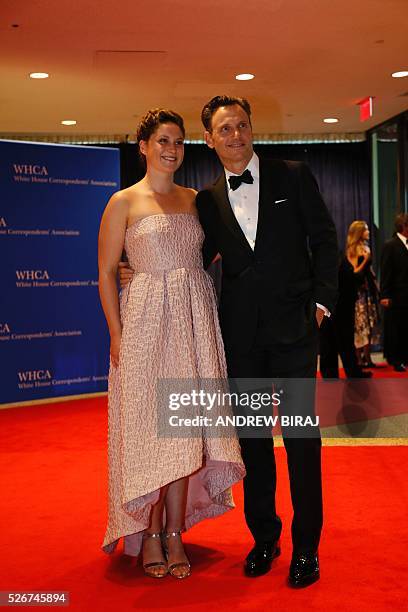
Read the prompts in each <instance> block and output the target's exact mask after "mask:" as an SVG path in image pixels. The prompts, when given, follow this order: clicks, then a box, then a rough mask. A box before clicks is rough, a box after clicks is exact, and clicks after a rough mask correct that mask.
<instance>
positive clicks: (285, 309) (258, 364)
mask: <svg viewBox="0 0 408 612" xmlns="http://www.w3.org/2000/svg"><path fill="white" fill-rule="evenodd" d="M202 121H203V124H204V127H205V130H206V131H205V139H206V142H207V145H208V146H209V147H210V148H213V149H215V151H216V153H217V155H218V157H219V159H220V161H221V163H222V164H223V166H224V172H223V173H222V175H221V176H220V177H219V178H218V180H217V181H216V183H215V184H214V185H213V187H211V188H209V189H204V190H203V191H201V192H199V194H198V196H197V208H198V212H199V218H200V222H201V224H202V226H203V229H204V232H205V242H204V247H203V255H204V265H205V266H207V265H209V263H210V262H211V261H212V260H213V258H214V256H215V255H216V254H217V253H220V254H221V257H222V288H221V297H220V322H221V329H222V333H223V339H224V344H225V351H226V357H227V365H228V374H229V376H230V377H233V378H263V377H284V378H314V377H315V373H316V361H317V350H318V349H317V347H318V328H319V325H320V323H321V321H322V319H323V316H324V315H325V314H326V315H330V311H332V310H333V308H334V303H335V296H336V285H337V257H338V256H337V253H338V249H337V240H336V231H335V227H334V224H333V221H332V219H331V217H330V215H329V212H328V210H327V208H326V206H325V204H324V202H323V199H322V197H321V195H320V192H319V189H318V186H317V183H316V181H315V179H314V177H313V176H312V174H311V172H310V171H309V169H308V167H307V166H306V165H305V164H303V163H301V162H288V161H278V160H276V161H267V160H259V159H258V157H257V156H256V154H255V153H254V151H253V147H252V127H251V109H250V106H249V103H248V102H247V101H246V100H244V99H242V98H231V97H228V96H217V97H215V98H213V99H212V100H211V101H210V102H209V103H208V104H206V105H205V107H204V109H203V111H202ZM299 404H301V401H299ZM240 443H241V450H242V456H243V459H244V462H245V466H246V470H247V476H246V478H245V480H244V500H245V502H244V503H245V517H246V521H247V524H248V527H249V529H250V531H251V533H252V535H253V537H254V540H255V546H254V548H253V549H252V550H251V552H250V553H249V555H248V557H247V559H246V562H245V572H246V574H247V575H248V576H260V575H262V574H264V573H266V572H267V571H269V569H270V567H271V562H272V560H273V558H274V557H276V556H277V555H278V554H279V552H280V550H279V537H280V533H281V521H280V519H279V517H278V515H277V513H276V508H275V489H276V467H275V457H274V449H273V438H272V436H267V437H264V438H242V439H241V440H240ZM284 443H285V448H286V452H287V458H288V469H289V477H290V487H291V497H292V505H293V509H294V517H293V522H292V540H293V556H292V562H291V567H290V571H289V582H290V584H291V585H292V586H306V585H307V584H311V583H312V582H314V581H315V580H317V579H318V578H319V565H318V557H317V549H318V544H319V539H320V533H321V528H322V490H321V460H320V455H321V440H320V436H319V437H316V436H315V437H311V438H303V439H296V438H291V437H286V438H284Z"/></svg>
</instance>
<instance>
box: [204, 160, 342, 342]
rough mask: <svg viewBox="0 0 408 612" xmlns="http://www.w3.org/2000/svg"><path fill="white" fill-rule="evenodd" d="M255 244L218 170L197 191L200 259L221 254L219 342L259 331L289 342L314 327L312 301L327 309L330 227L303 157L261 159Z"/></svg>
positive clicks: (332, 249) (333, 279)
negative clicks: (208, 184)
mask: <svg viewBox="0 0 408 612" xmlns="http://www.w3.org/2000/svg"><path fill="white" fill-rule="evenodd" d="M259 172H260V179H259V208H258V226H257V233H256V241H255V248H254V250H253V249H252V248H251V247H250V245H249V243H248V241H247V239H246V238H245V235H244V233H243V231H242V229H241V227H240V225H239V223H238V221H237V219H236V217H235V215H234V213H233V211H232V208H231V205H230V202H229V200H228V191H227V185H226V177H225V173H222V175H221V176H220V177H219V178H218V180H217V181H216V182H215V184H214V185H213V186H212V187H210V188H208V189H204V190H203V191H201V192H199V193H198V195H197V208H198V213H199V218H200V222H201V225H202V227H203V229H204V233H205V240H204V244H203V260H204V266H205V267H207V266H208V265H209V264H210V263H211V261H212V260H213V258H214V257H215V255H216V254H217V253H220V254H221V256H222V282H221V296H220V323H221V329H222V332H223V338H224V342H225V344H226V348H227V349H228V348H230V349H236V350H239V351H242V352H245V351H247V350H250V348H251V347H252V345H253V343H254V340H255V337H256V335H257V334H259V333H260V330H261V334H262V337H263V339H264V340H265V341H267V342H270V343H271V344H292V343H294V342H297V341H298V340H300V339H302V338H303V337H304V336H306V335H307V333H308V332H311V331H312V330H313V328H314V327H315V326H316V321H315V310H316V308H315V303H316V302H318V303H320V304H322V305H324V306H326V307H327V308H328V309H329V310H330V311H333V309H334V305H335V299H336V293H337V274H338V247H337V239H336V230H335V226H334V223H333V220H332V219H331V216H330V214H329V212H328V210H327V208H326V205H325V203H324V202H323V199H322V197H321V195H320V192H319V188H318V186H317V183H316V181H315V179H314V177H313V175H312V174H311V172H310V170H309V169H308V167H307V166H306V165H305V164H304V163H302V162H291V161H281V160H262V159H261V160H260V166H259Z"/></svg>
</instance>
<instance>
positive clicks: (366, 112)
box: [357, 96, 374, 121]
mask: <svg viewBox="0 0 408 612" xmlns="http://www.w3.org/2000/svg"><path fill="white" fill-rule="evenodd" d="M373 100H374V98H373V97H372V96H368V97H367V98H364V99H363V100H360V102H358V103H357V105H358V106H359V107H360V121H367V119H370V117H372V116H373Z"/></svg>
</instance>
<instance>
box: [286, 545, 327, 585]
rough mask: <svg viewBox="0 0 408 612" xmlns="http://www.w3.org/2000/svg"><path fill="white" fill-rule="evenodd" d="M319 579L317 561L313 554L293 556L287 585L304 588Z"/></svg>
mask: <svg viewBox="0 0 408 612" xmlns="http://www.w3.org/2000/svg"><path fill="white" fill-rule="evenodd" d="M319 578H320V571H319V560H318V558H317V555H315V554H314V553H304V554H299V555H293V557H292V562H291V564H290V569H289V584H290V586H292V587H305V586H308V585H309V584H312V583H313V582H316V580H319Z"/></svg>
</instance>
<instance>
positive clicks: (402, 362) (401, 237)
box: [381, 213, 408, 372]
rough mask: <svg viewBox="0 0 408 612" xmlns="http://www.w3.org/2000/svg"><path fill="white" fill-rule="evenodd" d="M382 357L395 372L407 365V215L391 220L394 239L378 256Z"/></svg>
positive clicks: (386, 244) (400, 215)
mask: <svg viewBox="0 0 408 612" xmlns="http://www.w3.org/2000/svg"><path fill="white" fill-rule="evenodd" d="M381 304H382V305H383V306H384V308H385V321H384V354H385V357H386V359H387V361H388V362H389V363H390V364H391V365H393V366H394V369H395V370H396V371H397V372H405V370H406V366H407V365H408V213H400V214H399V215H397V217H396V219H395V235H394V237H393V238H392V239H391V240H389V241H388V242H386V243H385V245H384V247H383V251H382V255H381Z"/></svg>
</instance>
